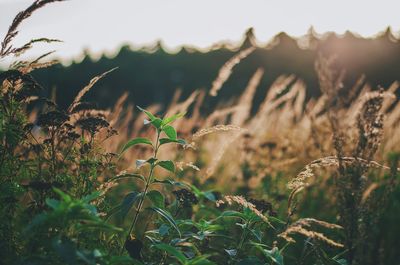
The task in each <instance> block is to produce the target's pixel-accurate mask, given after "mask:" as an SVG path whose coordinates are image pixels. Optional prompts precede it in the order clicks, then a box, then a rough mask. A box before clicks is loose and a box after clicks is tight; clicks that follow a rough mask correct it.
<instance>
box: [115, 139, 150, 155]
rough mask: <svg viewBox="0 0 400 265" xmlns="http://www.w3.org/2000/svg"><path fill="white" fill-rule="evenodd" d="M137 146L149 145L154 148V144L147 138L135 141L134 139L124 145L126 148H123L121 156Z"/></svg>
mask: <svg viewBox="0 0 400 265" xmlns="http://www.w3.org/2000/svg"><path fill="white" fill-rule="evenodd" d="M137 144H148V145H151V146H153V143H152V142H151V141H150V140H149V139H147V138H142V137H139V138H135V139H132V140H130V141H129V142H127V143H126V144H125V145H124V147H122V150H121V152H120V155H122V153H124V152H125V151H126V150H127V149H128V148H130V147H132V146H134V145H137Z"/></svg>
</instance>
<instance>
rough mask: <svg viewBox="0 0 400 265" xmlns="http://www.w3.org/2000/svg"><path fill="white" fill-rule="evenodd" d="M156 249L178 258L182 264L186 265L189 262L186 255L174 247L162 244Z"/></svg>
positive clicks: (157, 245)
mask: <svg viewBox="0 0 400 265" xmlns="http://www.w3.org/2000/svg"><path fill="white" fill-rule="evenodd" d="M154 247H156V248H158V249H159V250H163V251H165V252H167V253H168V254H170V255H171V256H173V257H174V258H176V259H177V260H178V261H179V262H180V263H181V264H186V263H187V262H188V259H187V258H186V257H185V255H184V254H183V253H182V252H181V251H179V250H177V249H176V248H174V247H173V246H170V245H167V244H164V243H160V244H156V245H154Z"/></svg>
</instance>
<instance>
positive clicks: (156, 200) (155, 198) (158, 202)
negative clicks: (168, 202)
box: [147, 190, 165, 209]
mask: <svg viewBox="0 0 400 265" xmlns="http://www.w3.org/2000/svg"><path fill="white" fill-rule="evenodd" d="M147 198H149V199H150V201H151V202H152V203H153V205H154V206H155V207H158V208H161V209H164V207H165V198H164V196H163V195H162V194H161V193H160V192H159V191H158V190H151V191H149V192H148V193H147Z"/></svg>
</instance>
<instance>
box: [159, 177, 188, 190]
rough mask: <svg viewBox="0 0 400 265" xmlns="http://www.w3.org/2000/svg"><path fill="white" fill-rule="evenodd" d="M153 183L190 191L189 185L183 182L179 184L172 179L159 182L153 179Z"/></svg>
mask: <svg viewBox="0 0 400 265" xmlns="http://www.w3.org/2000/svg"><path fill="white" fill-rule="evenodd" d="M153 183H159V184H169V185H173V186H177V187H185V188H189V189H190V185H189V184H186V183H184V182H179V181H174V180H172V179H164V180H159V179H154V181H153Z"/></svg>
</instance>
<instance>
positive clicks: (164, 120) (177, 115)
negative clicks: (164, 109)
mask: <svg viewBox="0 0 400 265" xmlns="http://www.w3.org/2000/svg"><path fill="white" fill-rule="evenodd" d="M185 114H186V112H180V113H177V114H175V115H172V116H171V117H167V118H164V119H163V123H162V124H163V125H167V124H169V123H171V122H174V121H175V120H177V119H179V118H181V117H183V116H185Z"/></svg>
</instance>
